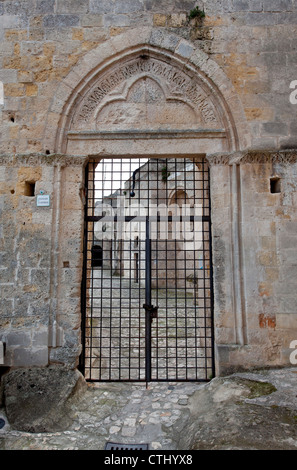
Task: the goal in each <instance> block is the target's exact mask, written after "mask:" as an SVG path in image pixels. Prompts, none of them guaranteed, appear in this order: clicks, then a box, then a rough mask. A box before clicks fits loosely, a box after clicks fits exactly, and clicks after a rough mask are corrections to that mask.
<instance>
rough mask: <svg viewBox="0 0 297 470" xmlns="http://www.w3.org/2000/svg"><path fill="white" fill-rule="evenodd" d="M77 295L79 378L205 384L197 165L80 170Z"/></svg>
mask: <svg viewBox="0 0 297 470" xmlns="http://www.w3.org/2000/svg"><path fill="white" fill-rule="evenodd" d="M82 293H83V298H82V308H83V315H82V321H83V325H82V332H83V352H82V355H81V369H82V371H83V373H84V375H85V378H86V380H88V381H131V382H136V381H146V382H149V381H207V380H209V379H210V378H211V377H213V375H214V354H213V296H212V263H211V234H210V198H209V171H208V167H207V162H206V161H205V160H204V159H203V158H195V159H189V158H186V159H180V158H178V159H177V158H176V159H173V158H172V159H170V158H169V159H159V158H158V159H157V158H150V159H141V158H137V159H128V158H127V159H126V158H122V159H104V160H101V161H100V162H98V161H90V162H89V164H88V167H87V169H86V216H85V247H84V274H83V286H82Z"/></svg>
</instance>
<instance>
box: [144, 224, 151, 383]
mask: <svg viewBox="0 0 297 470" xmlns="http://www.w3.org/2000/svg"><path fill="white" fill-rule="evenodd" d="M151 262H152V260H151V239H150V221H149V217H148V216H147V217H146V222H145V303H146V306H147V307H148V306H149V305H151V300H152V299H151V296H152V293H151V275H152V265H151ZM151 343H152V331H151V313H150V311H149V309H148V308H146V309H145V378H146V382H150V381H151V371H152V367H151V366H152V357H151Z"/></svg>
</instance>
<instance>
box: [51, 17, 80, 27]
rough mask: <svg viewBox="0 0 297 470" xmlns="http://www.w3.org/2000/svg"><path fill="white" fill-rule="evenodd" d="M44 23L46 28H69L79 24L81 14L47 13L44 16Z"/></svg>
mask: <svg viewBox="0 0 297 470" xmlns="http://www.w3.org/2000/svg"><path fill="white" fill-rule="evenodd" d="M43 25H44V27H45V28H67V27H71V26H78V25H79V16H77V15H47V16H45V17H44V20H43Z"/></svg>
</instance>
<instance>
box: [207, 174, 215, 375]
mask: <svg viewBox="0 0 297 470" xmlns="http://www.w3.org/2000/svg"><path fill="white" fill-rule="evenodd" d="M210 196H211V195H210V168H209V167H208V197H209V203H208V210H209V222H208V224H209V225H208V227H209V265H210V297H211V299H210V302H211V304H210V305H211V307H210V308H211V354H212V357H211V366H212V378H214V377H215V357H214V348H215V342H214V289H213V265H212V227H211V197H210Z"/></svg>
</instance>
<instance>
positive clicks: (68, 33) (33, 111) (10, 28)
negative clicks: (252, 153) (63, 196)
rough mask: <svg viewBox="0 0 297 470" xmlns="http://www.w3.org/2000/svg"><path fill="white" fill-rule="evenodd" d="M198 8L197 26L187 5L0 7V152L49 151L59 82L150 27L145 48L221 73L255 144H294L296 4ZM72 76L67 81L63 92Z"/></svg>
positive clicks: (232, 0) (183, 0)
mask: <svg viewBox="0 0 297 470" xmlns="http://www.w3.org/2000/svg"><path fill="white" fill-rule="evenodd" d="M198 4H199V6H200V8H201V9H202V8H204V9H205V14H206V17H205V19H204V20H203V23H202V25H197V24H196V23H195V20H192V21H191V22H189V21H188V20H187V16H188V14H189V12H190V11H191V10H192V9H193V8H194V5H195V2H194V1H192V0H191V1H189V0H175V1H168V0H160V1H152V0H116V1H115V0H111V1H101V0H100V1H99V0H89V1H87V0H86V1H85V0H67V1H64V0H48V1H44V0H23V1H22V2H17V1H14V0H11V1H10V0H9V1H8V0H7V1H2V2H1V3H0V15H1V16H0V51H1V52H0V80H1V81H2V82H3V84H4V105H2V106H1V105H0V106H1V110H2V113H1V119H2V121H1V129H2V135H1V147H0V150H1V151H2V152H4V153H7V152H11V153H13V152H17V153H20V152H45V151H46V150H48V151H50V152H53V151H54V149H53V148H52V145H50V144H51V143H50V142H47V141H46V140H45V132H46V129H45V123H46V126H47V127H48V126H50V127H51V126H52V127H53V128H55V127H56V126H57V125H58V122H59V113H57V114H55V112H56V111H57V110H58V108H57V105H58V104H59V100H61V99H62V98H63V96H62V95H64V94H65V90H61V89H59V92H60V94H59V95H56V93H57V90H58V86H59V84H61V81H63V80H65V79H66V77H67V76H68V74H71V72H72V71H73V70H74V68H75V66H78V64H81V62H82V61H84V58H85V57H86V58H87V59H88V62H89V64H88V63H85V66H86V68H85V73H86V74H87V73H88V72H90V70H91V69H92V68H93V67H95V66H96V65H97V64H96V61H95V62H94V63H93V64H91V63H90V60H91V58H92V54H91V52H92V51H95V50H96V48H98V46H101V47H100V51H101V53H100V54H99V57H98V60H99V58H100V55H101V57H102V58H105V57H106V55H105V53H106V46H105V44H106V43H107V42H108V41H109V40H110V39H113V40H114V42H113V50H112V51H111V52H110V56H111V55H112V54H115V53H116V52H117V48H118V46H119V44H120V43H122V45H123V47H128V48H129V45H130V43H133V40H134V39H135V35H136V36H137V35H138V36H139V32H140V31H144V30H145V29H146V30H149V34H148V40H147V42H149V43H151V44H154V45H157V44H161V45H162V47H164V49H167V50H174V51H176V54H177V55H179V56H181V57H185V58H186V59H187V58H188V57H190V55H191V54H192V52H193V46H195V47H197V48H198V49H199V50H200V51H203V52H205V53H206V54H207V55H208V57H209V58H210V59H212V60H213V61H214V62H215V63H216V64H217V65H218V66H219V67H220V69H221V71H222V72H223V73H224V74H225V75H226V77H227V78H228V79H229V80H230V81H231V83H232V85H233V87H234V90H235V92H236V93H237V94H238V97H239V98H240V100H241V103H242V106H243V109H244V116H245V119H246V129H245V132H246V134H247V135H249V136H250V139H251V142H250V145H251V146H252V147H254V148H259V147H261V148H267V147H270V148H288V146H289V147H292V146H293V147H294V146H295V145H296V125H295V119H294V117H295V116H294V105H292V104H291V103H290V101H289V95H290V93H291V92H292V90H290V88H289V86H290V83H291V82H292V81H293V80H296V77H297V66H296V52H295V49H294V47H293V46H294V37H295V35H296V8H297V7H296V4H295V2H294V1H292V0H261V1H254V0H245V1H243V0H224V1H220V0H211V1H209V0H208V1H201V2H198ZM123 35H125V37H123V38H122V36H123ZM121 38H122V39H121ZM116 39H118V40H116ZM123 41H124V42H126V44H123ZM88 54H89V55H88ZM98 60H97V63H98ZM76 78H77V77H76V76H75V74H72V75H70V76H69V80H68V81H65V87H66V90H67V88H68V89H69V87H71V83H73V81H75V79H76ZM79 78H80V80H81V79H82V78H83V76H80V77H79ZM61 94H62V95H61ZM54 101H55V103H56V106H55V107H52V111H51V112H50V109H51V106H52V105H53V102H54ZM49 112H50V114H49ZM235 119H237V117H235Z"/></svg>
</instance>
